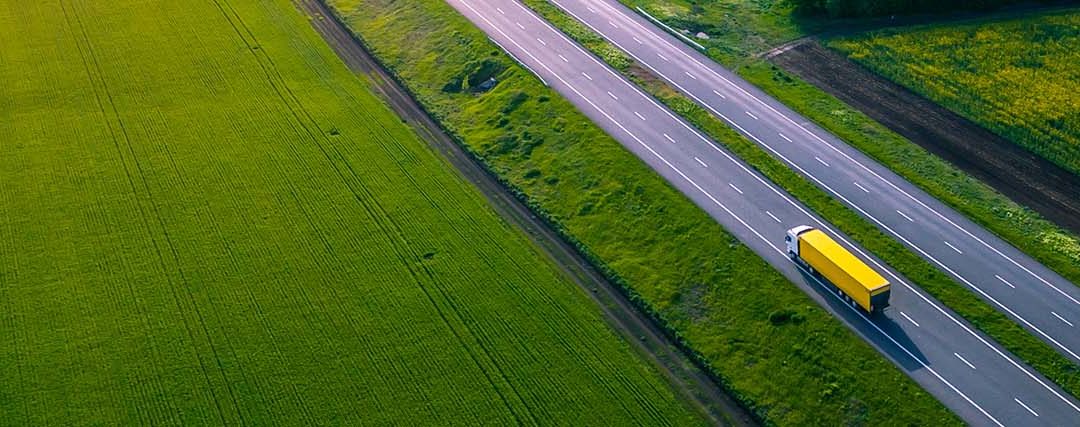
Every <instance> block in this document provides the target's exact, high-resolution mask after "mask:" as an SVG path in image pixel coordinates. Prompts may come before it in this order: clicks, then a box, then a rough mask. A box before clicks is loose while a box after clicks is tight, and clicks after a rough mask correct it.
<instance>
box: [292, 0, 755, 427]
mask: <svg viewBox="0 0 1080 427" xmlns="http://www.w3.org/2000/svg"><path fill="white" fill-rule="evenodd" d="M295 3H296V4H297V7H299V8H300V10H301V11H303V12H305V13H307V14H308V15H309V16H310V17H311V23H312V25H313V26H314V27H315V30H316V31H318V32H319V34H321V35H322V36H323V38H324V39H326V41H327V43H329V44H330V47H331V48H333V49H334V51H335V52H337V54H338V56H340V57H341V59H342V61H344V62H345V64H346V65H347V66H348V67H349V68H350V69H351V70H353V72H355V73H357V75H359V76H360V77H361V78H365V79H368V80H369V81H370V82H371V83H373V85H372V86H373V87H374V88H375V90H376V94H377V95H379V96H380V97H381V98H382V99H383V100H384V101H385V102H387V103H388V104H389V105H390V107H391V108H392V109H393V110H394V111H395V112H397V113H398V115H399V116H401V118H402V120H404V121H405V122H406V123H407V124H409V125H410V126H412V127H413V128H414V129H415V130H416V132H417V133H418V134H419V135H420V136H421V137H422V138H424V139H425V140H426V141H428V143H430V144H431V146H432V147H433V148H434V149H435V150H436V151H438V152H439V153H440V154H442V155H443V156H444V157H445V158H446V159H447V160H448V161H449V162H450V163H451V164H452V165H453V166H454V167H455V168H457V170H458V171H459V172H460V173H461V175H462V176H463V177H464V178H465V179H467V180H469V181H470V182H472V183H473V184H474V185H476V186H477V187H478V188H479V189H480V191H481V192H482V193H484V195H485V196H486V197H487V199H488V200H489V202H490V203H491V205H492V206H493V207H494V208H495V210H496V211H497V212H498V213H499V214H500V215H501V216H502V217H503V218H504V219H506V220H507V221H508V222H509V223H510V224H513V225H515V226H517V227H519V228H520V229H521V230H523V231H524V232H525V233H526V235H528V236H529V237H530V238H531V239H532V240H533V241H534V242H536V243H537V245H539V246H540V247H541V248H542V249H543V250H544V251H545V252H546V253H547V254H548V255H549V256H550V257H551V259H552V260H553V261H555V263H556V264H557V265H559V266H560V267H561V268H562V269H563V270H564V271H565V272H566V274H567V276H568V277H570V278H571V279H572V280H573V281H574V282H575V283H576V284H577V285H578V286H580V287H581V288H582V289H584V290H585V292H586V293H587V294H589V295H590V296H591V297H592V298H593V299H594V300H595V301H596V302H597V304H598V305H599V307H600V308H601V310H602V311H603V312H604V314H605V315H606V318H607V319H608V323H609V324H610V325H611V326H612V327H613V328H614V329H615V330H616V331H618V332H619V333H620V334H622V335H623V337H624V338H625V339H626V340H627V341H628V342H629V343H630V344H631V346H633V347H634V348H635V349H636V350H637V351H638V352H639V353H640V354H641V355H642V356H644V357H646V358H647V359H649V360H651V361H652V362H653V363H654V365H655V366H656V367H657V369H658V370H659V371H660V372H661V373H662V374H663V375H664V376H665V377H667V378H668V380H669V381H670V382H671V383H672V384H673V385H674V386H675V388H676V390H677V391H678V392H679V393H680V394H681V395H683V397H684V398H685V399H686V401H687V402H688V403H689V404H690V405H691V406H693V407H694V408H696V409H697V410H698V412H700V413H701V414H702V415H703V416H705V417H706V418H707V419H708V420H709V421H711V422H712V423H713V424H716V425H734V426H751V425H756V424H757V423H756V422H755V420H754V418H753V417H752V416H751V415H750V414H749V412H747V411H746V410H745V409H743V408H742V407H741V406H739V405H738V403H737V402H736V401H735V400H734V399H732V398H731V397H730V396H728V395H727V394H726V393H725V392H724V389H723V388H722V387H721V386H720V385H719V384H718V383H717V382H716V380H715V379H714V378H713V377H712V376H710V375H709V374H708V373H706V372H705V371H703V370H702V369H701V367H700V366H697V365H696V364H695V362H694V361H693V359H692V358H690V357H688V356H687V354H686V353H684V352H682V351H681V350H679V347H678V346H677V345H676V344H675V342H674V341H672V340H671V339H669V338H668V337H667V335H665V333H664V331H663V328H661V327H660V326H659V325H657V324H656V323H655V322H654V321H653V320H652V319H651V318H650V317H649V316H647V315H645V314H642V313H641V312H640V311H638V310H637V309H636V308H635V306H634V304H633V303H632V302H631V301H630V300H629V299H628V298H627V297H626V296H625V295H624V294H623V293H622V291H621V290H620V289H619V287H618V285H616V284H615V283H612V282H611V281H609V280H607V278H606V277H605V276H604V275H603V274H602V273H601V272H600V271H599V270H597V269H596V268H595V267H594V266H593V265H592V264H591V263H590V262H589V261H588V260H587V259H586V258H585V257H584V256H583V255H581V253H580V252H578V251H577V250H576V249H575V248H574V247H573V246H572V245H571V244H570V243H569V242H567V241H566V240H565V239H563V238H562V237H561V236H560V235H559V234H558V233H557V232H556V231H555V229H554V228H553V227H552V226H551V225H550V224H548V223H547V222H545V221H544V220H542V219H540V218H538V217H537V216H536V215H534V214H533V212H532V211H530V210H529V208H528V206H526V205H525V204H524V203H523V202H522V201H521V200H519V199H518V198H516V197H515V196H514V195H513V194H512V193H511V192H510V191H509V189H508V188H507V187H505V186H504V185H502V184H501V183H500V182H499V181H498V179H497V178H496V177H495V176H493V175H491V174H490V173H488V172H487V170H486V169H485V168H484V167H483V165H482V164H480V163H479V161H477V160H476V159H474V158H473V157H472V156H470V155H469V154H468V153H466V152H465V151H464V150H463V149H462V147H461V146H459V145H458V144H457V143H456V142H455V141H454V140H453V139H452V138H451V137H450V136H449V135H447V133H446V132H445V131H444V130H443V129H442V128H441V127H440V126H439V125H438V124H437V123H436V122H435V121H434V120H432V119H431V117H430V116H429V115H428V114H427V113H426V112H425V111H424V110H423V108H421V107H420V105H419V104H417V103H416V101H415V100H414V99H413V98H412V96H410V95H409V94H408V92H406V90H405V89H404V88H402V87H401V86H400V85H398V83H397V82H396V81H395V80H394V79H393V78H392V77H391V76H390V74H388V73H387V72H386V70H385V69H383V67H382V66H381V65H380V64H379V63H378V62H377V61H376V60H375V59H374V58H373V57H372V56H371V55H370V54H368V52H367V50H366V49H365V47H364V45H363V43H362V42H361V41H360V40H359V39H357V38H355V37H354V36H353V34H352V33H351V32H350V31H349V30H348V29H347V28H346V27H345V26H344V25H343V24H342V23H341V22H339V21H338V20H337V18H336V17H335V16H334V15H333V14H332V13H331V12H330V10H329V9H328V8H327V6H326V5H325V4H323V2H321V1H319V0H295Z"/></svg>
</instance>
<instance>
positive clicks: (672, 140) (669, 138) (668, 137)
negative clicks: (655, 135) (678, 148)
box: [664, 133, 675, 144]
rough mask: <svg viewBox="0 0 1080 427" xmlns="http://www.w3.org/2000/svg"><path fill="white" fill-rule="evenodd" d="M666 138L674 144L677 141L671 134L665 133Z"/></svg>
mask: <svg viewBox="0 0 1080 427" xmlns="http://www.w3.org/2000/svg"><path fill="white" fill-rule="evenodd" d="M664 138H667V140H668V142H670V143H672V144H674V143H675V140H674V139H671V137H670V136H668V134H666V133H665V134H664Z"/></svg>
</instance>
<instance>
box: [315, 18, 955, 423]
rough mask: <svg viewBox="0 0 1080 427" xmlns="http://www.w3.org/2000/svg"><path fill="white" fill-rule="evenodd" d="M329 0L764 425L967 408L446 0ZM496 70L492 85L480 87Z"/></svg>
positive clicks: (944, 415)
mask: <svg viewBox="0 0 1080 427" xmlns="http://www.w3.org/2000/svg"><path fill="white" fill-rule="evenodd" d="M528 3H529V4H530V5H533V4H535V3H543V0H537V1H530V2H528ZM331 4H332V5H333V6H334V7H335V8H336V9H337V11H338V13H339V14H340V15H341V16H343V17H344V18H345V21H346V22H347V23H348V24H349V26H350V27H351V28H352V29H353V31H354V32H355V33H356V34H358V35H359V36H360V37H362V38H363V40H364V41H365V43H366V44H367V45H368V46H369V47H370V48H371V50H372V51H373V52H374V54H375V55H376V56H378V57H379V59H380V60H381V61H382V62H383V63H384V64H386V65H387V66H388V67H389V68H390V69H391V70H392V71H393V72H394V73H395V74H396V75H397V77H398V79H400V80H401V81H402V82H404V83H405V85H406V86H407V87H408V88H409V89H410V90H411V91H413V93H414V94H415V96H416V97H417V98H418V99H419V100H420V102H421V103H422V104H423V105H424V106H425V108H427V109H428V110H429V111H432V112H433V113H434V115H435V116H436V118H437V119H439V120H440V121H441V123H442V124H443V125H444V126H446V127H447V128H449V129H450V130H451V131H452V132H453V133H454V134H455V135H456V136H457V137H458V138H459V139H460V141H461V142H462V143H463V144H464V145H465V146H466V147H468V148H469V149H470V150H472V152H473V153H474V154H475V155H476V156H478V157H479V158H481V159H482V160H483V161H484V162H485V163H486V164H487V165H488V166H489V167H490V168H491V169H492V170H493V171H494V172H495V173H497V174H498V175H499V176H500V177H501V178H502V179H503V180H505V181H506V182H507V183H509V184H510V185H512V186H514V187H515V188H516V189H517V190H518V191H519V192H520V194H522V195H523V196H524V197H526V198H527V199H528V201H529V202H530V203H531V204H532V206H533V207H534V208H535V209H537V211H538V212H539V213H540V214H542V215H545V216H547V217H548V218H549V219H550V220H551V221H553V222H554V223H555V224H556V225H557V226H558V227H560V228H561V230H562V231H563V233H565V234H566V235H567V236H568V237H569V238H571V239H572V240H573V241H576V243H577V244H578V245H579V247H580V248H581V249H583V250H584V251H585V252H586V253H587V254H590V255H591V256H592V257H593V259H594V260H595V261H596V262H597V263H598V264H599V265H600V266H601V267H602V268H604V269H605V270H606V272H607V274H608V275H609V276H611V277H613V278H614V279H615V281H617V282H620V283H622V284H623V286H624V287H625V288H626V290H627V292H629V293H630V294H631V295H633V297H634V298H635V299H636V301H637V302H638V304H639V305H640V306H642V307H643V308H644V309H646V310H650V311H651V312H652V313H653V315H654V316H656V318H658V320H659V321H660V322H661V323H662V324H663V325H665V326H666V327H667V328H668V330H669V332H670V333H671V334H673V335H675V336H677V337H679V338H681V340H682V342H683V343H684V345H685V346H687V347H688V348H690V349H691V351H693V352H696V353H697V355H699V356H700V359H699V361H700V362H702V363H704V364H707V366H708V367H709V368H710V370H711V371H712V372H713V374H714V375H715V376H716V377H717V378H718V379H719V380H720V382H722V383H723V384H724V386H725V387H726V388H727V389H728V390H729V391H730V393H731V395H732V396H733V397H734V398H735V399H737V400H739V401H740V402H741V403H742V404H743V405H745V406H746V407H748V408H750V409H751V410H752V411H753V412H754V413H755V414H756V415H757V416H758V417H759V418H761V419H762V420H763V421H764V423H765V424H766V425H934V426H945V425H958V424H960V422H959V419H957V418H956V417H955V416H954V415H953V414H951V413H950V412H949V411H948V409H946V408H945V407H944V406H943V405H942V404H941V403H939V402H937V401H936V400H934V398H933V396H931V395H929V394H927V393H926V392H925V391H924V390H922V389H921V388H920V387H919V386H918V384H917V383H915V382H914V381H913V380H912V379H910V378H908V377H907V376H905V375H904V373H903V372H901V371H900V370H899V369H897V368H896V367H895V366H893V365H892V364H890V363H889V362H888V361H887V360H886V359H884V358H883V357H881V355H880V354H878V353H877V352H876V351H874V349H873V348H871V347H870V346H869V345H868V344H867V343H866V342H864V341H862V340H861V339H860V338H859V337H858V336H856V335H855V334H854V333H852V332H851V331H850V330H848V329H846V328H845V327H844V326H843V325H842V324H841V323H840V322H839V321H838V320H837V319H836V318H834V317H833V316H832V315H830V314H829V313H828V312H826V311H825V310H823V309H822V308H821V307H819V306H818V305H816V304H815V303H814V302H813V300H811V299H810V298H809V297H808V296H807V295H806V294H804V293H803V292H801V291H799V289H798V288H797V287H795V286H794V285H793V284H791V283H790V282H789V281H788V280H787V279H786V278H785V277H784V276H782V275H781V274H780V273H779V272H778V271H776V270H775V269H773V267H772V266H770V265H769V264H768V263H766V262H765V261H764V260H763V259H762V258H760V257H759V256H757V255H756V254H755V253H754V252H752V251H751V250H750V249H749V248H747V247H746V246H745V245H742V244H741V243H740V242H739V241H738V240H737V239H735V237H734V236H732V235H731V234H728V233H727V232H726V231H725V230H724V228H723V227H721V226H720V225H719V224H718V223H717V222H716V221H715V220H713V219H712V218H711V217H709V216H708V215H707V214H706V213H705V212H704V211H702V210H701V209H700V208H698V207H697V206H696V205H694V203H693V202H691V201H690V200H689V199H687V198H686V197H685V196H683V195H682V194H681V193H679V192H678V191H677V190H675V189H674V188H672V187H671V186H670V185H668V183H667V182H665V181H664V180H663V179H662V178H661V177H660V176H659V175H657V174H656V173H655V172H654V171H653V170H652V169H650V168H649V167H648V166H647V165H645V164H644V163H642V162H641V161H640V160H639V159H637V158H636V157H634V155H633V154H632V153H630V152H629V151H627V150H626V149H625V148H624V147H623V146H622V145H620V144H619V143H618V142H617V141H615V140H614V139H613V138H611V137H610V136H609V135H607V134H605V133H604V132H603V130H601V129H600V128H599V127H598V126H596V125H595V124H594V123H592V122H591V121H589V120H588V118H586V117H585V116H584V115H583V114H581V113H580V112H578V111H577V110H575V109H574V107H573V105H571V104H570V103H569V101H567V100H566V99H563V98H562V97H560V96H559V95H558V93H556V92H555V91H554V90H553V89H551V88H549V87H546V86H544V85H543V84H542V83H541V82H540V81H539V80H538V79H536V78H535V77H534V76H533V74H531V73H530V72H529V71H527V70H525V69H524V68H522V67H521V66H519V65H517V64H516V63H515V62H514V61H513V60H512V59H511V58H510V57H509V56H508V55H507V54H506V53H505V52H503V51H502V50H500V49H499V48H498V47H497V46H496V45H495V44H493V43H492V42H491V41H489V40H488V39H487V37H486V36H485V35H484V33H483V32H481V31H480V30H479V29H478V28H476V27H475V26H473V25H472V24H471V23H470V22H469V21H468V20H467V19H465V18H464V17H463V16H461V15H460V14H459V13H458V12H457V11H455V10H454V9H453V8H452V7H451V6H450V5H449V4H447V2H445V1H444V0H415V1H409V2H402V1H395V0H334V1H332V2H331ZM556 25H559V22H556ZM584 33H587V30H582V31H580V32H579V34H584ZM403 37H407V38H408V40H410V43H409V44H407V45H405V44H402V43H400V40H401V39H402V38H403ZM600 54H601V55H602V56H605V58H607V57H608V56H613V55H617V54H618V52H617V51H615V50H614V49H609V50H606V51H603V52H600ZM491 75H494V76H496V77H497V78H498V81H499V83H498V85H496V86H495V88H494V89H492V90H491V91H488V92H476V91H471V90H469V87H470V84H471V83H470V82H482V81H485V80H486V79H487V78H488V77H489V76H491Z"/></svg>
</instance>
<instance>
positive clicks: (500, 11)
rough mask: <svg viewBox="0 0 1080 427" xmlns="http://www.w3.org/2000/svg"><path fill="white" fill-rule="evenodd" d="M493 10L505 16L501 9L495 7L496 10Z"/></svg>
mask: <svg viewBox="0 0 1080 427" xmlns="http://www.w3.org/2000/svg"><path fill="white" fill-rule="evenodd" d="M495 10H497V11H499V13H501V14H503V15H506V12H503V10H502V9H500V8H497V7H496V8H495Z"/></svg>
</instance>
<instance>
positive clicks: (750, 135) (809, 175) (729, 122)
mask: <svg viewBox="0 0 1080 427" xmlns="http://www.w3.org/2000/svg"><path fill="white" fill-rule="evenodd" d="M549 1H551V2H552V3H555V5H556V6H558V7H560V8H562V9H563V10H565V11H566V12H567V13H569V14H570V15H572V16H574V17H575V18H577V19H578V20H579V21H581V22H582V23H583V24H585V25H586V26H588V27H589V28H591V29H592V30H593V31H596V32H597V33H600V35H601V36H605V35H604V33H603V32H602V31H599V30H597V29H596V28H595V27H593V26H592V25H591V24H589V23H588V22H585V21H583V20H581V19H580V18H579V17H578V16H577V15H575V14H573V12H570V11H569V10H567V9H566V8H565V7H563V6H562V5H561V4H560V3H558V1H556V0H549ZM519 7H523V6H520V5H519ZM631 21H632V20H631ZM635 23H636V22H635ZM549 28H550V25H549ZM553 31H554V30H553ZM564 37H565V36H564ZM605 38H606V36H605ZM608 41H609V42H610V43H612V44H614V45H615V46H616V47H618V48H620V49H622V50H623V51H624V52H626V53H627V54H628V55H630V56H631V57H633V58H634V59H636V60H638V62H641V63H642V64H644V65H645V66H646V67H648V68H649V69H651V70H652V71H653V72H654V73H656V74H658V75H659V76H660V77H661V78H663V79H665V80H667V81H668V82H669V83H671V84H672V85H673V86H675V87H676V88H677V89H679V90H680V91H682V92H683V93H684V94H686V95H687V96H689V97H691V98H693V99H694V100H696V101H697V102H698V103H699V104H701V105H704V106H705V107H706V108H707V109H709V110H711V111H712V112H713V113H714V114H716V115H717V116H719V117H720V118H722V119H723V120H724V121H726V122H728V124H730V125H731V126H733V127H735V128H736V129H737V130H739V131H740V132H742V133H743V134H745V135H747V136H749V137H750V138H751V139H753V140H755V141H757V142H758V143H759V144H760V145H762V146H764V147H765V148H766V149H768V150H769V151H771V152H773V154H774V155H776V156H777V157H779V158H780V159H782V160H783V161H785V162H786V163H788V164H789V165H791V167H793V168H795V169H797V170H799V171H800V172H802V173H803V174H804V175H806V176H808V177H810V178H811V179H812V180H813V181H814V182H816V183H818V185H819V186H821V187H823V188H825V189H826V190H827V191H829V192H831V193H833V194H834V195H835V196H836V197H838V198H840V199H841V200H843V201H844V202H845V203H847V204H848V205H850V206H851V207H853V208H854V209H856V210H857V211H859V212H860V213H862V214H863V216H865V217H867V218H869V219H871V220H872V221H873V222H875V223H877V224H878V225H879V226H881V227H882V228H884V229H886V230H887V231H888V232H889V233H891V234H892V235H894V236H896V238H898V239H900V240H901V241H903V242H904V243H906V244H907V245H909V246H910V247H911V248H913V249H915V250H916V251H917V252H919V253H920V254H922V255H923V256H924V257H925V258H927V259H929V260H931V261H933V262H934V263H935V264H937V265H938V266H939V267H941V268H942V269H943V270H945V271H946V272H947V273H949V274H952V275H953V276H954V277H956V278H958V279H959V280H960V281H962V282H964V283H965V284H967V285H968V287H970V288H972V289H974V290H975V291H976V292H978V293H979V294H980V295H982V296H983V297H984V298H986V299H988V300H990V301H992V302H993V303H994V304H996V305H997V306H999V307H1001V309H1002V310H1005V311H1006V312H1008V313H1009V314H1010V315H1012V316H1013V317H1015V318H1016V319H1018V320H1020V321H1021V322H1022V323H1024V324H1025V325H1027V326H1028V327H1029V328H1031V329H1032V330H1034V331H1036V332H1037V333H1038V334H1040V335H1042V336H1043V337H1045V338H1046V339H1047V340H1048V341H1050V342H1051V343H1053V344H1054V345H1056V346H1058V348H1061V349H1062V350H1064V351H1065V352H1067V353H1069V354H1070V355H1071V356H1072V357H1073V358H1075V359H1076V360H1080V356H1078V355H1077V354H1076V353H1074V352H1073V351H1072V350H1071V349H1069V348H1068V347H1065V346H1064V345H1062V344H1061V343H1060V342H1058V341H1057V340H1056V339H1054V338H1053V337H1051V336H1049V335H1048V334H1046V332H1043V331H1042V330H1041V329H1039V328H1038V327H1036V326H1035V325H1033V324H1032V323H1031V322H1029V321H1028V320H1027V319H1025V318H1023V317H1021V316H1020V315H1018V314H1016V312H1014V311H1013V310H1012V309H1010V308H1009V307H1007V306H1005V305H1004V304H1002V303H1001V302H1000V301H998V300H997V299H995V298H993V297H992V296H990V295H989V294H987V293H986V292H985V291H983V290H982V289H981V288H979V287H977V286H975V284H973V283H972V282H971V281H969V280H967V278H965V277H963V276H961V275H959V274H958V273H956V272H955V271H954V270H953V269H951V268H949V267H948V266H947V265H945V264H944V263H942V262H941V261H939V260H938V259H937V258H935V257H933V256H931V255H930V254H929V253H927V252H926V251H924V250H923V249H922V248H920V247H919V246H916V245H915V244H914V243H913V242H911V241H910V240H908V239H907V238H906V237H904V236H902V235H900V234H899V233H897V232H896V231H895V230H893V229H892V228H891V227H889V226H888V225H886V224H885V223H883V222H881V221H880V220H878V219H877V218H875V217H874V216H873V215H870V213H869V212H866V210H864V209H862V208H861V207H860V206H859V205H856V204H854V203H852V202H851V201H850V200H848V199H847V198H846V197H844V196H843V195H842V194H840V193H839V192H837V191H836V190H834V189H833V188H832V187H830V186H829V185H828V184H825V183H824V182H822V181H821V180H820V179H818V178H817V177H816V176H814V175H812V174H810V173H808V172H806V170H805V169H803V168H802V167H801V166H799V165H798V164H796V163H794V162H792V161H791V160H790V159H788V158H787V157H786V156H784V155H783V154H781V153H780V152H778V151H777V150H776V149H774V148H772V146H770V145H769V144H767V143H765V142H764V141H762V140H761V139H760V138H758V137H757V136H755V135H753V134H752V133H750V132H748V131H747V130H746V129H744V128H743V127H742V126H740V125H739V124H738V123H735V122H734V121H732V120H731V119H730V118H728V117H727V116H726V115H724V114H723V113H721V112H719V111H717V110H716V109H715V108H713V107H712V106H711V105H709V104H707V103H705V102H703V101H702V100H701V99H700V98H698V97H697V96H695V95H694V94H693V93H691V92H689V91H687V90H686V89H685V88H683V87H682V86H681V85H679V84H678V83H677V82H675V81H674V80H672V79H670V78H668V77H667V76H665V75H664V74H663V73H661V72H660V71H659V70H657V69H655V68H654V67H652V66H651V65H649V64H648V62H646V61H642V60H641V58H638V57H637V56H636V55H634V54H633V53H632V52H630V51H629V50H628V49H626V48H624V47H622V46H621V45H619V44H618V42H616V41H615V40H612V39H610V38H608ZM663 41H664V42H665V43H667V41H666V40H663ZM575 47H577V49H578V50H581V49H582V48H581V47H580V46H577V45H575ZM582 52H584V51H582ZM683 53H684V54H685V52H683ZM590 58H592V59H593V60H594V61H598V60H597V59H596V58H593V57H591V56H590ZM710 71H711V70H710ZM608 72H609V73H611V74H612V75H615V76H616V77H617V76H618V75H617V74H615V72H614V71H612V70H608ZM714 74H715V72H714ZM718 77H721V78H723V77H722V76H718ZM725 80H726V79H725ZM624 83H625V84H627V85H628V86H629V85H630V83H628V82H624ZM729 83H730V82H729ZM736 87H737V86H736ZM739 89H740V90H742V88H739ZM743 92H744V93H746V91H745V90H743ZM751 96H752V95H751ZM649 99H650V100H651V98H649ZM653 102H654V103H655V101H653ZM759 102H760V101H759ZM669 114H670V112H669ZM788 120H790V119H788ZM683 126H687V125H685V124H683ZM698 136H699V137H701V136H700V135H698ZM815 137H816V135H815ZM701 138H702V139H704V137H701ZM706 141H707V140H706ZM714 148H715V147H714ZM841 154H843V153H841ZM871 173H873V171H871ZM886 182H887V181H886ZM887 183H888V182H887ZM888 184H890V185H893V184H892V183H888ZM856 185H858V183H856ZM893 186H894V187H895V185H893ZM859 187H860V188H862V186H859ZM863 190H864V191H866V190H865V189H863ZM867 192H869V191H867ZM784 197H785V198H786V196H784ZM800 209H801V208H800ZM849 244H850V243H849ZM864 256H865V254H864ZM1021 268H1023V267H1021ZM922 298H924V299H926V298H925V296H923V297H922ZM926 300H927V301H929V300H928V299H926ZM934 305H935V306H936V304H934ZM939 309H940V308H939ZM950 317H951V316H950ZM954 320H955V319H954ZM969 332H970V331H969ZM980 339H981V337H980ZM990 347H991V348H993V346H990ZM994 350H997V349H996V348H995V349H994ZM1001 354H1002V355H1004V354H1003V353H1001ZM1009 361H1010V362H1012V363H1013V364H1014V365H1015V366H1017V367H1019V366H1020V365H1019V364H1017V363H1016V362H1015V361H1013V360H1012V359H1011V358H1010V359H1009ZM1024 371H1025V372H1026V373H1027V374H1028V375H1029V376H1031V377H1032V378H1036V377H1034V376H1033V375H1032V374H1031V373H1030V372H1027V371H1026V370H1024ZM1038 382H1039V383H1040V384H1041V385H1042V386H1043V387H1045V388H1047V389H1048V390H1050V391H1051V392H1052V393H1054V394H1055V395H1056V396H1057V397H1058V398H1060V399H1062V400H1063V401H1065V402H1066V403H1068V404H1069V406H1071V407H1072V408H1073V409H1075V410H1076V411H1077V412H1080V407H1078V406H1076V405H1075V404H1073V403H1072V402H1071V401H1069V400H1068V399H1065V398H1064V397H1063V396H1061V394H1060V393H1058V392H1057V391H1054V390H1053V389H1052V388H1050V386H1048V385H1046V383H1044V382H1042V381H1041V380H1039V381H1038Z"/></svg>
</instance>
